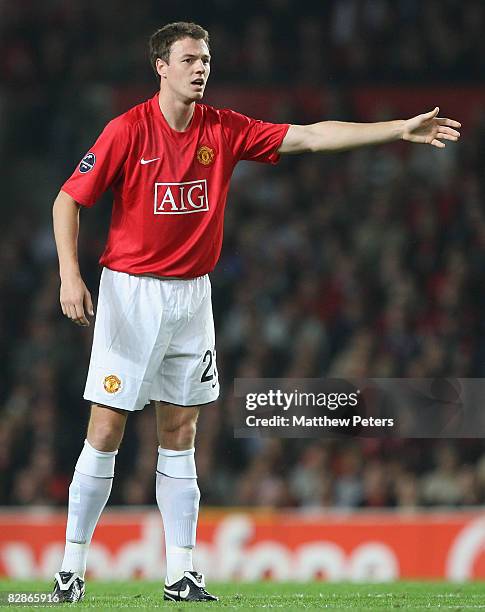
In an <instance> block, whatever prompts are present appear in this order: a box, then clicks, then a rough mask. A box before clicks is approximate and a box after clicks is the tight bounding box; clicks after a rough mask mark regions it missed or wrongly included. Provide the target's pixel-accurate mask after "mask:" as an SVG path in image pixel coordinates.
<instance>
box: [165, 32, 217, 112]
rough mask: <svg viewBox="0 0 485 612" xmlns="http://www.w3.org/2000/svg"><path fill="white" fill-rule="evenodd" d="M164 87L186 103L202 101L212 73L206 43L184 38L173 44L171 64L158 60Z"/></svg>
mask: <svg viewBox="0 0 485 612" xmlns="http://www.w3.org/2000/svg"><path fill="white" fill-rule="evenodd" d="M157 70H158V74H159V75H160V77H161V79H162V87H164V86H167V87H168V88H169V89H170V90H171V91H172V93H173V94H175V96H176V97H177V98H179V99H182V100H184V101H189V102H193V101H195V100H200V99H201V98H202V96H203V95H204V90H205V86H206V83H207V79H208V78H209V73H210V54H209V48H208V46H207V44H206V43H205V41H203V40H195V39H194V38H183V39H182V40H177V41H176V42H174V43H173V45H172V48H171V50H170V62H169V63H168V64H167V63H166V62H164V61H163V60H157Z"/></svg>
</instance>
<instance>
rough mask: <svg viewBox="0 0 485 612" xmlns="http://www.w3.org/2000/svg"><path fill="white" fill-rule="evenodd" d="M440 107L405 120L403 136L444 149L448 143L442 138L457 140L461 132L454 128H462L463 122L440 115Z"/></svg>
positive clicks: (406, 138) (411, 140) (412, 140)
mask: <svg viewBox="0 0 485 612" xmlns="http://www.w3.org/2000/svg"><path fill="white" fill-rule="evenodd" d="M439 110H440V109H439V107H438V106H437V107H436V108H435V109H434V110H432V111H430V112H429V113H423V114H422V115H416V117H412V118H411V119H408V120H407V121H405V122H404V127H403V133H402V136H401V138H402V139H403V140H409V142H419V143H423V144H430V145H433V147H438V148H439V149H443V148H444V147H445V146H446V144H445V143H444V142H441V141H442V140H453V141H456V140H458V138H460V132H458V130H454V129H453V128H460V127H461V123H458V121H454V120H453V119H445V118H443V117H438V116H437V115H438V113H439Z"/></svg>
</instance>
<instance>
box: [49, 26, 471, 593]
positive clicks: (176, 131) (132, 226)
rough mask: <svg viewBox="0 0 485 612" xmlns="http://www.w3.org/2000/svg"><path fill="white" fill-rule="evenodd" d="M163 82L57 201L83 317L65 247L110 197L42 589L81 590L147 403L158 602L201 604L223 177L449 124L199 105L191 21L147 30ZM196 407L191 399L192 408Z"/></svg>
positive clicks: (78, 315)
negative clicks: (203, 453) (289, 115)
mask: <svg viewBox="0 0 485 612" xmlns="http://www.w3.org/2000/svg"><path fill="white" fill-rule="evenodd" d="M149 48H150V58H151V63H152V66H153V69H154V70H155V73H156V75H157V77H158V79H159V82H160V88H159V91H157V93H156V95H154V96H153V98H151V99H149V100H147V101H146V102H144V103H142V104H139V105H137V106H135V107H134V108H132V109H131V110H129V111H128V112H126V113H124V114H123V115H121V116H119V117H117V118H115V119H113V120H112V121H110V122H109V123H108V125H107V126H106V127H105V129H104V131H103V132H102V133H101V135H100V136H99V138H98V140H97V141H96V142H95V144H94V145H93V146H92V148H91V149H90V150H89V152H88V153H86V155H85V156H84V157H83V159H82V160H81V162H80V164H79V166H78V167H77V168H76V169H75V171H74V173H73V174H72V176H71V177H70V178H69V179H68V180H67V182H66V183H65V184H64V185H63V186H62V188H61V191H60V192H59V195H58V196H57V198H56V201H55V203H54V209H53V217H54V233H55V238H56V244H57V250H58V255H59V265H60V277H61V288H60V303H61V308H62V312H63V314H64V315H65V316H66V317H68V318H69V319H71V320H72V321H73V322H74V323H76V324H78V325H81V326H87V325H89V319H88V317H90V316H93V315H94V311H93V304H92V300H91V295H90V293H89V291H88V289H87V287H86V285H85V284H84V282H83V279H82V277H81V273H80V270H79V264H78V257H77V237H78V230H79V209H80V206H83V207H88V208H89V207H91V206H92V205H93V204H94V203H95V202H96V201H97V200H98V198H99V197H100V195H101V194H102V193H104V192H105V191H106V190H107V189H109V188H111V189H112V190H113V193H114V203H113V211H112V218H111V225H110V231H109V236H108V240H107V244H106V247H105V250H104V252H103V254H102V256H101V259H100V263H101V265H102V266H103V271H102V275H101V282H100V288H99V299H98V307H97V314H96V324H95V329H94V339H93V347H92V353H91V361H90V365H89V371H88V375H87V382H86V388H85V392H84V398H85V399H87V400H89V401H90V402H91V415H90V420H89V425H88V430H87V436H86V440H85V442H84V447H83V449H82V451H81V454H80V456H79V459H78V462H77V464H76V467H75V471H74V476H73V479H72V483H71V485H70V487H69V510H68V519H67V529H66V545H65V553H64V559H63V561H62V567H61V570H60V572H59V573H57V574H56V577H55V585H54V592H55V594H56V595H58V597H59V600H60V601H63V602H76V601H80V600H81V599H82V598H83V596H84V573H85V570H86V558H87V554H88V547H89V544H90V542H91V538H92V535H93V532H94V529H95V527H96V523H97V522H98V519H99V517H100V515H101V512H102V510H103V508H104V506H105V504H106V502H107V500H108V497H109V494H110V490H111V484H112V479H113V475H114V469H115V457H116V454H117V453H118V448H119V446H120V443H121V440H122V438H123V431H124V428H125V423H126V419H127V416H128V414H130V413H131V412H135V411H138V410H142V409H143V408H144V407H145V406H146V405H147V404H152V405H153V406H154V408H155V412H156V420H157V430H158V440H159V448H158V464H157V470H156V498H157V503H158V506H159V509H160V512H161V514H162V518H163V525H164V530H165V542H166V559H167V576H166V580H165V587H164V598H165V599H168V600H172V601H182V600H190V601H210V600H216V599H217V597H215V596H213V595H211V594H209V593H208V592H207V591H206V589H205V584H204V578H203V576H202V575H201V574H200V573H198V572H197V571H195V570H194V567H193V564H192V549H193V547H194V545H195V535H196V525H197V516H198V511H199V498H200V493H199V489H198V486H197V474H196V466H195V460H194V441H195V430H196V421H197V415H198V413H199V410H200V408H201V406H204V405H205V404H209V403H211V402H214V401H215V400H216V399H217V397H218V394H219V382H218V377H217V368H216V352H215V338H214V323H213V319H212V306H211V287H210V282H209V278H208V274H209V272H211V271H212V270H213V269H214V266H215V265H216V263H217V260H218V257H219V254H220V250H221V243H222V230H223V217H224V207H225V203H226V196H227V191H228V187H229V180H230V178H231V174H232V172H233V170H234V167H235V165H236V164H237V162H238V161H239V160H252V161H258V162H265V163H270V164H275V163H277V161H278V159H279V156H280V154H282V153H300V152H304V151H313V152H320V151H341V150H345V149H351V148H354V147H359V146H363V145H371V144H379V143H385V142H390V141H393V140H397V139H403V140H408V141H411V142H417V143H427V144H431V145H432V146H435V147H444V146H445V143H444V142H442V141H443V140H453V141H455V140H457V139H458V137H459V135H460V134H459V132H458V131H457V130H456V129H455V128H459V127H460V124H459V123H458V122H456V121H452V120H450V119H441V118H439V117H438V116H437V115H438V108H435V109H434V110H432V111H430V112H428V113H425V114H422V115H418V116H416V117H413V118H412V119H408V120H400V121H388V122H382V123H368V124H358V123H344V122H337V121H323V122H321V123H315V124H312V125H287V124H279V125H278V124H272V123H265V122H263V121H257V120H254V119H251V118H249V117H246V116H244V115H241V114H239V113H237V112H234V111H232V110H228V109H224V110H219V109H216V108H213V107H211V106H207V105H204V104H199V101H200V100H201V98H202V96H203V94H204V89H205V87H206V84H207V80H208V78H209V73H210V61H211V57H210V51H209V35H208V33H207V32H206V30H204V29H203V28H202V27H200V26H199V25H196V24H193V23H184V22H179V23H172V24H169V25H166V26H165V27H163V28H161V29H160V30H158V31H157V32H155V33H154V34H153V35H152V36H151V38H150V42H149ZM202 409H203V408H202Z"/></svg>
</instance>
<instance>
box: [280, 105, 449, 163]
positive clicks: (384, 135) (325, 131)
mask: <svg viewBox="0 0 485 612" xmlns="http://www.w3.org/2000/svg"><path fill="white" fill-rule="evenodd" d="M438 112H439V108H438V107H436V108H435V109H434V110H432V111H430V112H429V113H424V114H422V115H417V116H416V117H412V118H411V119H407V120H404V119H403V120H397V121H382V122H380V123H346V122H342V121H322V122H320V123H313V124H310V125H291V126H290V128H289V130H288V132H287V134H286V136H285V138H284V139H283V142H282V143H281V146H280V148H279V149H278V153H304V152H307V151H311V152H318V151H320V152H325V151H346V150H348V149H355V148H356V147H362V146H365V145H375V144H381V143H384V142H392V141H394V140H408V141H409V142H418V143H423V144H430V145H432V146H434V147H438V148H443V147H445V146H446V145H445V143H444V142H442V141H443V140H453V141H456V140H458V138H459V137H460V132H459V131H457V130H456V129H454V128H460V127H461V124H460V123H458V121H454V120H453V119H444V118H441V117H438Z"/></svg>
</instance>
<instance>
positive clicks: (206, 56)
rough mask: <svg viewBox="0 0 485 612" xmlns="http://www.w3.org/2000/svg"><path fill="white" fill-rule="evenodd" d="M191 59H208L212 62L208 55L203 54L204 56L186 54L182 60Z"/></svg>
mask: <svg viewBox="0 0 485 612" xmlns="http://www.w3.org/2000/svg"><path fill="white" fill-rule="evenodd" d="M189 57H195V58H198V57H200V58H201V59H208V60H210V58H211V56H210V55H208V54H207V53H203V54H202V55H195V54H194V53H184V54H183V55H182V57H181V59H187V58H189Z"/></svg>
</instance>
